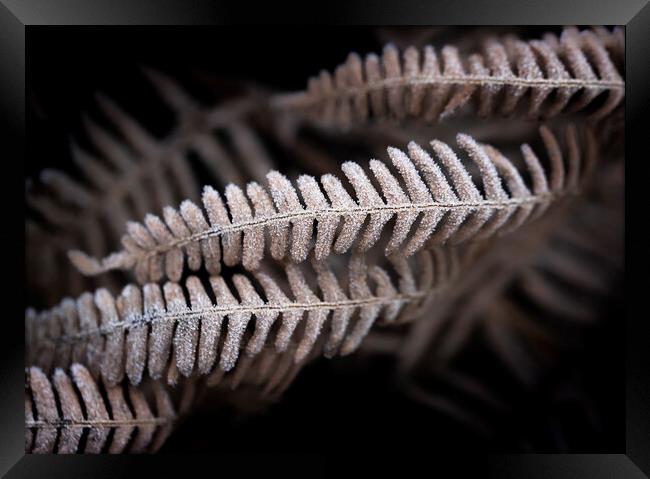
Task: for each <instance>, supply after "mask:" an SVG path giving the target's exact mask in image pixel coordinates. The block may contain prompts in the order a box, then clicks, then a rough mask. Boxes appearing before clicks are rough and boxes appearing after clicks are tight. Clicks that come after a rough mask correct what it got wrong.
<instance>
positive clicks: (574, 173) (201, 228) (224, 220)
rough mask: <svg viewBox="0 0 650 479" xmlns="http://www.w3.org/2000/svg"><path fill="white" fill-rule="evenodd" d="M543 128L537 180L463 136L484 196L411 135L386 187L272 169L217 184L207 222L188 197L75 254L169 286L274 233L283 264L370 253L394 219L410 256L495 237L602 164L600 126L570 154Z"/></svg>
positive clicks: (531, 166)
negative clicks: (260, 178) (97, 248)
mask: <svg viewBox="0 0 650 479" xmlns="http://www.w3.org/2000/svg"><path fill="white" fill-rule="evenodd" d="M540 134H541V138H542V140H543V143H544V146H545V148H546V151H547V154H548V159H549V163H550V167H549V170H550V171H549V173H548V174H547V173H546V171H545V168H544V167H543V166H542V163H540V160H539V158H538V157H537V156H536V155H535V153H534V152H533V150H532V149H531V148H530V147H529V146H528V145H523V146H522V147H521V151H522V154H523V158H524V161H525V163H526V165H527V167H528V170H529V173H530V177H531V179H532V184H531V185H530V187H529V186H527V185H526V182H525V181H524V180H523V178H522V175H521V174H520V173H519V170H518V169H517V168H516V167H515V166H514V164H513V163H512V161H510V160H509V159H507V158H506V157H505V156H503V155H502V154H501V153H500V152H499V151H498V150H497V149H495V148H493V147H491V146H488V145H482V144H479V143H477V142H476V141H474V140H473V139H472V138H471V137H469V136H468V135H463V134H459V135H458V137H457V142H458V145H459V147H460V149H462V150H463V151H464V152H465V153H466V154H467V155H468V156H469V158H470V160H471V161H470V163H473V164H474V165H475V166H476V167H477V169H478V173H479V176H480V179H481V183H482V189H483V193H481V191H480V190H479V187H478V186H477V184H476V183H475V182H474V180H473V179H472V177H471V175H470V174H469V172H468V170H467V168H466V166H465V165H464V164H463V162H461V160H460V159H459V157H458V156H457V155H456V153H454V151H453V150H452V149H451V148H450V147H449V146H448V145H446V144H445V143H442V142H440V141H435V140H434V141H433V142H431V146H432V148H433V150H434V152H435V154H436V156H437V158H438V161H435V160H434V159H433V158H432V157H431V156H430V155H429V154H428V153H427V152H426V151H425V150H424V149H423V148H421V147H420V146H418V145H417V144H415V143H413V142H412V143H410V144H409V145H408V153H405V152H402V151H400V150H398V149H397V148H388V155H389V157H390V159H391V161H392V166H393V168H394V169H395V171H396V173H395V174H393V173H392V172H391V170H389V167H388V166H387V165H385V164H384V163H382V162H380V161H377V160H371V161H370V170H371V172H372V177H374V180H375V181H376V184H378V187H377V186H375V184H374V183H373V182H372V181H371V179H370V178H369V177H368V175H367V174H366V172H365V171H364V169H363V168H362V167H361V166H359V165H358V164H356V163H353V162H346V163H344V164H343V165H342V167H341V169H342V170H343V173H344V175H345V176H346V178H347V180H348V182H349V184H350V185H351V188H352V190H353V191H354V193H355V196H356V199H354V198H353V197H352V196H351V195H350V194H349V193H348V190H347V189H346V188H345V187H344V186H343V183H342V182H341V181H340V180H339V179H338V178H336V177H335V176H333V175H330V174H326V175H323V176H321V178H320V182H319V181H317V180H316V179H315V178H313V177H311V176H307V175H303V176H301V177H299V178H298V181H297V187H296V186H294V185H293V184H292V183H291V182H290V181H289V180H288V179H287V178H286V177H284V176H283V175H281V174H280V173H278V172H276V171H272V172H270V173H269V174H268V175H267V182H268V187H267V188H264V187H262V186H261V185H259V184H258V183H255V182H252V183H249V184H248V185H247V187H246V193H244V191H243V190H242V189H241V188H239V187H238V186H235V185H228V186H227V187H226V190H225V200H226V201H225V202H224V201H223V200H222V198H221V196H220V195H219V194H218V193H217V192H216V191H215V190H214V189H213V188H211V187H206V188H205V189H204V193H203V206H204V208H205V211H206V212H207V219H206V216H204V213H203V212H202V211H201V209H200V208H199V207H198V206H196V205H195V204H194V203H192V202H191V201H185V202H183V203H182V204H181V206H180V208H179V211H177V210H174V209H173V208H171V207H168V208H165V210H164V221H163V220H161V219H160V218H159V217H157V216H154V215H147V216H146V218H145V221H144V224H141V223H137V222H130V223H129V224H128V228H127V229H128V235H126V236H124V237H123V239H122V245H123V247H124V249H123V250H122V251H120V252H117V253H113V254H112V255H110V256H108V257H106V258H104V259H103V260H101V261H99V260H97V259H95V258H91V257H89V256H87V255H86V254H84V253H82V252H80V251H76V250H75V251H71V252H70V253H69V256H70V259H71V260H72V262H73V263H74V264H75V266H77V268H78V269H79V270H80V271H82V272H83V273H85V274H90V275H94V274H99V273H102V272H104V271H108V270H112V269H130V268H132V267H135V272H136V277H137V279H138V281H140V282H147V281H158V280H160V279H161V278H162V277H164V276H165V275H166V276H167V277H168V278H170V279H171V280H173V281H177V280H179V279H180V277H181V274H182V271H183V258H184V257H185V256H186V257H187V264H188V266H189V268H190V269H191V270H197V269H198V268H200V266H201V263H202V262H204V263H205V266H206V268H207V270H208V271H209V272H210V273H211V274H218V273H219V271H220V268H221V259H222V258H223V262H224V263H225V264H226V265H228V266H232V265H235V264H239V263H241V264H243V266H244V267H245V268H246V269H248V270H255V269H257V268H258V266H259V264H260V261H261V260H262V258H263V257H264V251H265V242H266V240H265V235H266V233H268V235H269V236H270V253H271V256H272V257H273V258H274V259H276V260H279V259H283V258H285V257H286V256H287V250H289V251H290V257H291V259H292V260H293V261H295V262H301V261H304V260H305V259H306V258H307V255H308V254H309V252H310V251H311V250H312V249H313V250H314V254H315V257H316V259H317V260H322V259H324V258H326V257H327V256H328V255H329V254H330V253H331V252H332V251H334V252H335V253H337V254H340V253H345V252H346V251H348V250H350V249H351V248H352V246H353V245H354V244H355V243H356V246H355V248H354V249H355V250H357V251H361V252H363V251H367V250H368V249H369V248H371V247H372V246H373V245H374V244H375V243H376V242H377V241H378V239H379V236H380V234H381V232H382V231H383V230H384V229H385V228H386V225H387V223H388V222H389V220H391V219H392V218H393V217H395V218H396V220H395V226H394V228H393V233H392V235H391V236H390V241H389V243H388V246H387V249H386V253H387V254H392V253H395V252H397V251H400V252H401V253H403V254H405V255H406V256H409V255H411V254H413V253H414V252H416V251H418V250H419V249H420V248H422V246H423V245H424V244H425V243H427V242H429V243H431V244H443V243H449V244H458V243H461V242H463V241H468V240H478V239H484V238H488V237H490V236H492V235H495V234H497V233H505V232H508V231H511V230H513V229H516V228H518V227H519V226H520V225H521V224H523V223H524V222H525V221H527V220H529V219H531V218H534V217H536V216H538V215H539V214H541V213H542V212H543V211H544V210H545V209H546V208H548V206H549V205H550V204H551V203H553V202H554V201H556V200H557V199H559V198H562V197H565V196H567V195H570V194H573V193H576V191H577V188H578V187H579V184H580V181H581V179H582V178H583V177H584V176H585V175H586V174H587V172H588V171H590V169H591V165H593V162H594V161H595V140H594V138H593V135H592V134H591V133H590V131H589V130H587V131H586V133H585V139H584V144H585V148H584V150H585V151H584V152H582V149H583V148H581V147H580V145H581V143H582V142H581V141H580V139H579V138H578V134H577V131H576V130H575V128H573V127H572V126H571V127H569V128H568V129H567V130H566V147H565V153H563V151H562V150H563V148H562V147H561V146H560V143H559V142H558V140H557V138H556V137H555V136H554V135H553V134H552V133H551V131H550V130H548V129H547V128H546V127H541V128H540ZM581 156H584V158H581ZM300 197H302V199H303V201H302V202H301V200H300ZM303 203H304V205H303ZM418 217H420V220H419V222H417V221H416V220H418ZM314 222H316V227H315V228H314ZM414 225H416V226H415V227H414ZM411 230H413V231H411Z"/></svg>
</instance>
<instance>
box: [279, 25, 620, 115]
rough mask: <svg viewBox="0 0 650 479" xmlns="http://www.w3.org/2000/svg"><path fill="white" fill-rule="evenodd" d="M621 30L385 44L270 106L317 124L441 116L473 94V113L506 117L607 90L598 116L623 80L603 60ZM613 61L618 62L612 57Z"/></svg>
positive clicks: (616, 99)
mask: <svg viewBox="0 0 650 479" xmlns="http://www.w3.org/2000/svg"><path fill="white" fill-rule="evenodd" d="M621 38H622V36H621V33H620V31H616V33H609V32H607V31H605V32H604V31H603V29H597V30H595V31H592V30H584V31H578V30H577V29H575V28H565V29H564V30H563V32H562V34H561V35H560V37H559V38H558V37H556V36H555V35H554V34H550V33H549V34H547V35H545V37H544V39H543V40H531V41H522V40H519V39H517V38H514V37H506V38H504V39H502V40H498V39H496V38H495V39H491V40H489V41H487V42H486V44H485V47H484V52H482V53H480V54H478V53H477V54H472V55H469V56H467V57H465V56H463V55H461V54H460V53H459V51H458V49H457V48H456V47H454V46H450V45H448V46H445V47H443V48H442V50H441V52H440V56H439V55H438V54H437V53H436V51H435V49H434V48H433V47H431V46H427V47H425V48H423V49H417V48H415V47H410V48H407V49H406V50H404V51H403V52H402V53H401V55H400V52H399V51H398V50H397V48H395V47H394V46H393V45H391V44H389V45H387V46H386V47H385V48H384V51H383V54H382V56H381V58H380V57H379V56H377V55H375V54H369V55H367V56H366V57H365V59H363V60H362V59H361V57H360V56H359V55H357V54H356V53H352V54H350V56H349V57H348V60H347V61H346V63H344V64H343V65H341V66H339V67H338V68H337V69H336V70H335V73H334V74H333V75H332V74H330V73H329V72H327V71H322V72H321V74H320V76H319V77H314V78H312V79H310V80H309V84H308V88H307V90H306V91H304V92H300V93H294V94H287V95H278V96H276V97H274V98H273V99H272V100H271V102H272V106H273V107H274V108H276V109H277V110H279V111H281V112H283V111H288V112H302V113H305V114H307V115H308V116H309V117H311V118H313V119H315V120H316V121H317V122H319V123H322V124H324V125H326V126H327V125H337V126H339V127H342V128H349V127H350V126H353V125H356V124H359V123H364V122H366V121H367V120H368V119H369V118H376V119H382V118H393V119H397V120H403V119H405V118H407V117H412V118H422V119H424V120H426V121H428V122H432V121H438V120H442V119H444V118H446V117H449V116H452V115H453V114H455V113H456V112H458V111H459V110H460V109H461V108H462V107H463V106H465V105H467V104H469V103H470V101H471V100H473V99H476V103H477V106H476V110H477V113H478V115H479V116H483V117H485V116H490V115H495V114H502V115H512V114H513V113H515V112H516V110H517V108H523V105H524V104H525V105H526V109H527V114H528V115H529V116H532V117H538V116H543V117H546V118H548V117H551V116H555V115H557V114H559V113H562V112H564V111H576V110H581V109H584V108H586V107H588V106H589V105H591V104H592V103H594V102H595V99H596V97H598V96H600V94H601V93H603V92H607V99H606V100H605V101H604V102H603V103H602V105H600V106H599V107H598V109H597V110H596V111H595V112H593V113H592V117H593V118H602V117H604V116H606V115H607V114H609V113H610V112H611V111H612V110H613V109H614V108H616V107H617V106H618V105H619V104H620V103H621V102H622V100H623V97H624V87H625V83H624V80H623V77H622V74H621V72H620V71H619V70H618V68H617V66H616V64H615V63H614V61H612V59H611V58H610V52H611V53H612V54H613V55H614V56H615V57H616V58H617V61H620V60H618V59H620V57H621V50H622V51H623V52H624V45H623V44H622V43H621ZM619 65H620V63H619Z"/></svg>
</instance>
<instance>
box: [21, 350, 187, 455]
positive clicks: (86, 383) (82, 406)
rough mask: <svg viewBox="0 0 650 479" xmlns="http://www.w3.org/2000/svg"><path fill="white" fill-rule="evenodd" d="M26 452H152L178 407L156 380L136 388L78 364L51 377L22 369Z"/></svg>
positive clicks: (167, 432) (170, 425) (166, 434)
mask: <svg viewBox="0 0 650 479" xmlns="http://www.w3.org/2000/svg"><path fill="white" fill-rule="evenodd" d="M26 373H27V377H26V383H25V434H26V436H25V452H27V453H34V454H39V453H40V454H43V453H45V454H51V453H57V454H74V453H78V452H79V453H85V454H98V453H102V452H107V453H110V454H117V453H121V452H131V453H141V452H155V451H157V450H158V449H159V448H160V447H161V446H162V445H163V443H164V442H165V440H166V439H167V437H168V436H169V434H170V432H171V429H172V427H173V426H174V423H175V421H176V420H177V418H178V416H177V412H176V408H175V406H174V403H173V401H172V398H171V396H170V395H169V393H168V391H167V390H166V389H165V387H164V386H163V385H162V384H160V383H151V393H152V394H151V395H150V396H149V397H148V396H147V395H146V394H145V393H144V392H143V390H142V389H141V388H138V387H135V386H133V385H130V384H129V385H125V386H124V387H123V385H122V384H117V385H114V386H107V385H106V384H103V383H101V382H96V381H95V379H93V377H92V376H91V374H90V372H89V371H88V370H87V369H86V368H85V367H84V366H83V365H81V364H77V363H75V364H72V366H71V367H70V373H69V374H68V373H66V372H65V371H64V370H63V369H58V368H57V369H56V370H55V371H54V373H53V374H52V377H51V378H48V377H47V376H46V375H45V373H44V372H43V371H42V370H41V369H40V368H38V367H30V368H29V369H27V371H26Z"/></svg>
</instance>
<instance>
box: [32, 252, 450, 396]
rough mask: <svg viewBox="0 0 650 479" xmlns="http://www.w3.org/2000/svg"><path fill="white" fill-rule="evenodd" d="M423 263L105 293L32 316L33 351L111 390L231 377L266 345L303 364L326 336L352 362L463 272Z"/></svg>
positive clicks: (42, 362)
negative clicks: (373, 337)
mask: <svg viewBox="0 0 650 479" xmlns="http://www.w3.org/2000/svg"><path fill="white" fill-rule="evenodd" d="M413 263H415V265H413V264H411V263H410V262H409V261H408V260H407V259H406V258H403V257H397V258H393V259H392V268H391V269H392V270H393V271H394V273H392V276H391V273H389V272H388V271H386V270H385V269H383V268H382V267H380V266H378V265H374V264H371V265H370V266H369V265H367V264H366V260H365V257H364V256H363V255H354V256H352V257H351V259H350V260H349V263H347V264H345V267H344V268H343V269H344V271H345V272H346V273H345V274H346V275H347V281H345V279H344V280H340V279H338V278H337V276H336V275H335V274H334V272H333V271H332V270H331V269H330V267H328V265H327V263H326V262H317V261H314V262H313V266H312V268H311V269H310V268H303V269H301V268H300V267H298V266H297V265H295V264H293V263H288V264H287V265H286V266H285V272H284V278H281V281H278V280H276V279H273V278H272V277H271V276H270V275H268V274H266V273H263V272H261V271H258V272H256V273H255V274H253V275H252V276H249V275H243V274H234V275H232V276H231V277H230V278H229V279H228V280H226V278H224V277H222V276H217V275H213V276H211V277H210V278H209V284H210V288H209V290H208V291H206V288H205V287H204V285H203V284H202V283H201V281H200V280H199V279H198V278H197V277H195V276H190V277H188V278H187V280H186V281H185V282H184V284H178V283H172V282H168V283H166V284H165V285H164V286H162V287H161V286H159V285H158V284H155V283H149V284H146V285H145V286H144V287H143V288H138V287H137V286H134V285H129V286H127V287H126V288H124V290H123V291H122V293H121V294H120V295H119V297H117V298H114V297H113V296H111V294H109V293H108V291H106V290H105V289H100V290H98V291H96V292H95V293H94V294H91V293H85V294H83V295H82V296H80V297H79V298H78V299H77V300H76V301H75V300H72V299H69V298H68V299H64V300H63V301H62V302H61V304H60V305H59V306H58V307H56V308H53V309H51V310H46V311H43V312H40V313H36V312H35V311H34V310H32V309H28V310H27V311H26V318H25V319H26V328H27V331H26V338H27V339H26V342H27V348H26V349H27V351H28V357H29V358H31V359H33V361H34V363H35V364H37V365H38V366H40V367H42V368H43V369H44V370H46V371H49V370H50V369H51V368H52V367H53V366H58V367H66V366H67V365H68V364H69V363H70V362H74V361H78V362H81V361H83V363H84V364H86V365H87V367H88V368H89V370H90V371H91V373H92V374H93V375H94V376H95V377H98V376H99V375H101V376H102V377H103V379H104V380H105V381H106V382H107V384H110V385H114V384H117V383H119V382H120V381H122V379H123V377H124V376H125V375H126V376H127V377H128V378H129V380H130V382H131V383H132V384H138V383H140V381H141V379H142V377H143V374H144V372H145V370H147V371H148V373H149V375H150V376H151V377H153V378H154V379H158V378H161V377H163V376H165V377H166V378H167V380H168V381H169V382H172V383H173V382H175V381H176V379H177V378H178V373H180V375H182V376H190V375H192V374H194V373H198V374H199V375H206V374H210V373H212V374H213V375H217V376H219V375H221V376H222V375H223V374H225V373H227V372H229V371H231V370H232V369H233V368H234V366H235V365H236V363H237V361H238V359H239V358H240V356H241V355H242V354H243V355H245V356H248V357H251V358H253V357H255V356H257V355H258V354H259V353H260V352H261V351H262V349H263V348H264V347H265V346H268V347H271V348H273V349H274V350H275V351H277V352H283V351H285V350H286V349H287V347H288V346H289V343H290V342H293V343H295V344H296V345H297V346H296V350H295V354H293V357H292V360H293V361H294V362H295V363H300V362H301V361H302V360H303V359H305V358H306V357H307V355H308V354H309V353H310V352H311V350H312V349H313V347H314V344H315V343H316V341H317V340H318V339H319V337H321V336H323V335H326V344H325V346H324V351H325V355H326V356H332V355H334V354H337V353H340V354H349V353H351V352H352V351H354V350H355V349H356V348H357V347H358V346H359V344H360V343H361V341H362V339H363V337H364V336H365V335H366V334H367V332H368V330H369V329H370V328H371V327H372V325H373V324H374V323H375V322H377V321H383V322H384V323H387V324H393V323H397V322H402V321H405V320H409V319H411V318H413V317H416V316H417V314H418V313H419V311H420V310H421V308H422V307H424V306H425V305H427V304H429V302H430V301H432V300H433V299H434V298H435V297H436V293H437V292H439V291H440V290H442V289H444V287H445V286H446V285H447V284H449V282H450V281H451V280H452V278H453V277H455V275H456V274H457V271H458V268H459V261H458V257H457V252H456V250H455V249H451V250H442V249H425V250H422V251H421V252H419V253H418V255H417V256H416V260H414V261H413ZM307 273H308V274H307ZM310 275H311V276H312V277H314V278H315V283H316V284H317V290H316V291H318V292H315V290H314V289H313V288H312V287H311V286H310V284H309V282H308V280H307V278H308V277H309V276H310ZM393 278H397V281H396V280H395V279H393ZM281 282H285V283H286V284H287V285H288V289H289V292H288V293H287V292H285V289H286V288H282V287H281ZM346 282H347V285H346ZM258 291H260V292H262V293H263V295H261V294H260V293H258ZM186 298H189V304H188V302H187V300H186ZM330 313H331V314H330ZM242 351H243V353H242V354H240V352H242Z"/></svg>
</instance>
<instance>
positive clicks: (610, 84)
mask: <svg viewBox="0 0 650 479" xmlns="http://www.w3.org/2000/svg"><path fill="white" fill-rule="evenodd" d="M414 85H478V86H491V85H500V86H515V87H538V88H577V89H580V88H585V89H608V90H621V89H623V88H625V82H623V81H616V80H586V79H580V78H565V79H549V78H521V77H495V76H488V75H467V76H460V75H445V76H415V77H409V78H404V77H396V78H385V79H383V80H380V81H375V82H369V83H367V84H365V85H363V86H360V87H346V88H341V89H336V90H333V91H332V92H331V93H319V94H318V95H317V96H312V95H310V94H309V92H297V93H289V94H285V95H278V96H276V97H275V98H272V99H271V104H272V105H273V106H274V107H283V106H288V107H291V106H295V105H297V106H298V107H308V106H310V105H311V104H318V103H320V102H323V101H327V100H332V99H336V98H339V97H351V96H356V95H363V94H367V93H369V92H371V91H375V90H382V89H385V88H391V87H398V86H402V87H408V86H414ZM292 104H293V105H292Z"/></svg>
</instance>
